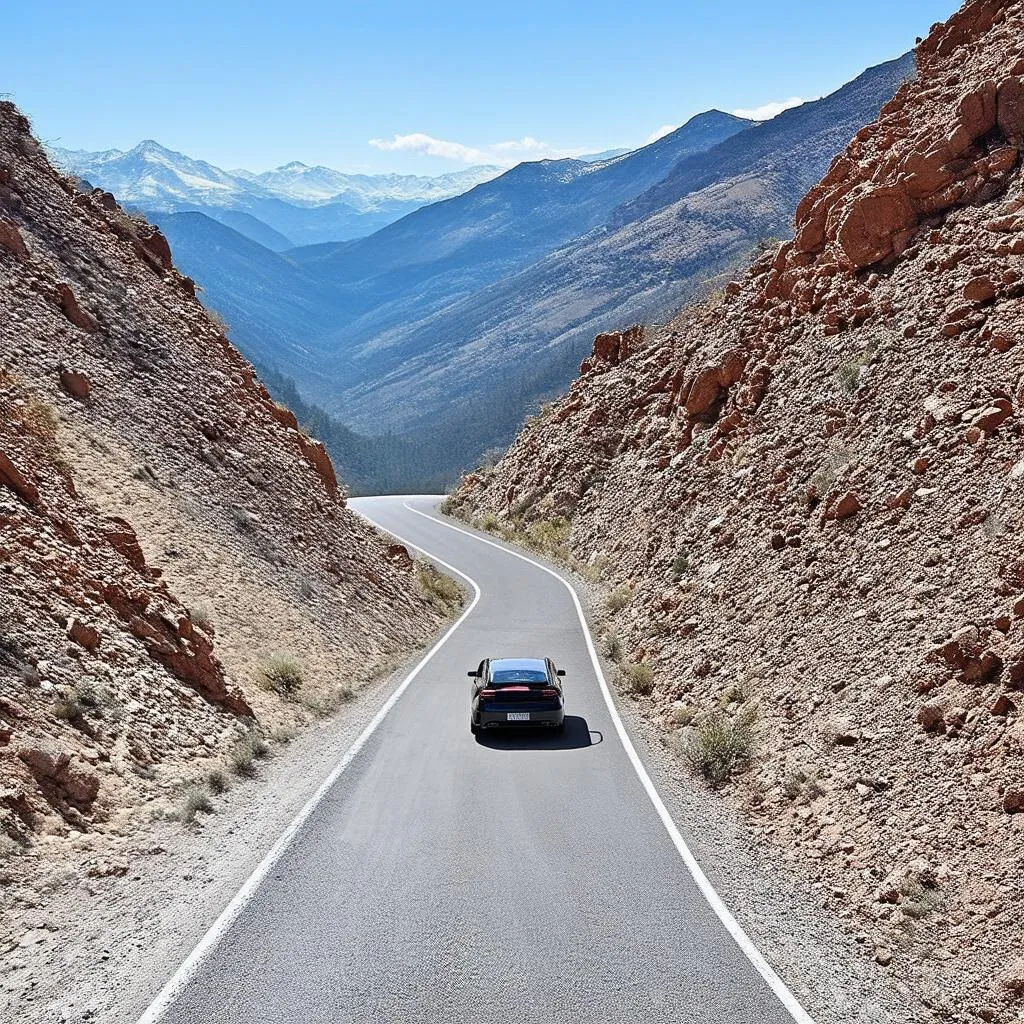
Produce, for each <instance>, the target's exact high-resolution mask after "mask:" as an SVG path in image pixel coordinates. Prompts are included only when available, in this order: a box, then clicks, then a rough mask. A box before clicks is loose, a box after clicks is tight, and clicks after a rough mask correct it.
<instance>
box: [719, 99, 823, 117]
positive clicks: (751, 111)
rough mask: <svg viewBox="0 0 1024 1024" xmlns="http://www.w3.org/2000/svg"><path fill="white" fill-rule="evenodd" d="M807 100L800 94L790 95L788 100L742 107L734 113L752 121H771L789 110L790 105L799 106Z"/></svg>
mask: <svg viewBox="0 0 1024 1024" xmlns="http://www.w3.org/2000/svg"><path fill="white" fill-rule="evenodd" d="M806 102H807V101H806V100H804V99H803V98H802V97H800V96H790V97H789V99H788V100H773V101H772V102H771V103H765V104H763V105H762V106H760V107H750V108H746V107H741V108H740V109H739V110H734V111H733V113H734V114H735V115H736V116H737V117H746V118H748V119H749V120H751V121H769V120H771V118H773V117H775V116H776V115H777V114H781V113H782V112H783V111H784V110H789V109H790V107H799V106H800V104H801V103H806Z"/></svg>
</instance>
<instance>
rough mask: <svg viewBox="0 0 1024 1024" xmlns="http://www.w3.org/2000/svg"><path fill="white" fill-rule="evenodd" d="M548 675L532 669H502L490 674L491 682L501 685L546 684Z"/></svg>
mask: <svg viewBox="0 0 1024 1024" xmlns="http://www.w3.org/2000/svg"><path fill="white" fill-rule="evenodd" d="M547 681H548V675H547V673H546V672H540V671H538V670H537V669H532V668H504V669H495V670H494V671H493V672H491V682H492V683H497V684H498V685H499V686H500V685H501V684H503V683H546V682H547Z"/></svg>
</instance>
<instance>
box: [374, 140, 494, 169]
mask: <svg viewBox="0 0 1024 1024" xmlns="http://www.w3.org/2000/svg"><path fill="white" fill-rule="evenodd" d="M370 145H371V146H373V147H374V149H385V150H388V151H389V152H396V151H401V152H405V153H419V154H421V155H422V156H439V157H441V158H442V159H443V160H459V161H461V162H462V163H464V164H483V163H486V162H487V154H486V153H484V152H483V151H482V150H479V149H474V148H473V147H472V146H464V145H462V143H461V142H447V141H445V140H444V139H435V138H434V137H433V136H432V135H424V134H423V132H413V133H412V134H411V135H396V136H395V137H394V138H393V139H370Z"/></svg>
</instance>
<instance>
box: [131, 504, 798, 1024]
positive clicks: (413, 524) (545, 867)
mask: <svg viewBox="0 0 1024 1024" xmlns="http://www.w3.org/2000/svg"><path fill="white" fill-rule="evenodd" d="M437 500H438V499H437V498H424V497H420V498H410V499H404V500H403V499H383V498H378V499H358V500H356V501H353V502H352V505H353V508H355V509H356V511H358V512H360V514H362V515H363V516H364V517H365V518H367V519H369V520H370V521H371V522H373V523H374V525H376V526H378V528H380V529H382V530H384V531H385V532H387V533H389V534H391V535H392V536H394V537H396V538H397V539H399V540H400V541H402V542H403V543H405V544H407V545H408V546H409V547H410V548H413V549H416V550H418V551H420V552H422V553H423V554H424V555H426V556H428V557H429V558H430V559H431V560H432V561H434V562H436V563H437V564H438V565H440V566H441V567H442V568H444V569H447V570H448V571H449V572H451V573H452V574H453V575H456V576H458V577H460V578H462V579H463V580H465V581H466V582H467V583H468V584H469V586H470V587H471V589H472V591H473V598H472V600H471V602H470V603H469V605H468V606H467V608H466V609H465V611H464V612H463V613H462V615H461V616H460V617H459V619H458V621H457V622H456V623H455V624H454V625H453V626H452V627H451V628H450V629H449V630H448V631H447V632H446V633H445V634H444V635H443V636H442V638H441V639H440V640H439V641H438V643H437V644H435V646H434V647H433V648H432V649H431V650H430V652H428V654H427V655H426V656H425V657H424V658H423V659H422V661H420V663H419V664H418V665H417V666H416V667H415V669H414V670H413V671H412V672H411V673H410V674H409V675H408V676H407V677H406V678H405V680H404V681H403V682H402V683H401V684H400V686H399V687H398V688H397V689H396V690H395V692H394V693H393V694H392V695H391V697H390V698H389V699H388V700H387V701H386V702H385V704H384V705H383V706H382V707H381V708H380V710H379V711H378V713H377V714H376V715H375V717H374V718H373V720H372V721H371V722H370V723H369V725H368V726H367V727H366V729H365V730H364V731H363V733H362V734H360V736H359V738H358V739H357V740H356V742H355V743H354V744H353V746H352V748H351V749H350V750H349V751H348V752H347V753H346V754H345V756H344V758H343V759H342V761H341V762H340V763H339V764H338V766H337V767H336V768H335V769H334V771H333V772H332V773H331V775H330V777H329V778H328V779H327V780H326V781H325V782H324V783H323V785H322V786H321V787H320V789H319V790H318V791H317V792H316V794H314V796H313V797H312V798H311V799H310V800H309V802H308V803H307V804H306V805H305V807H304V808H303V809H302V811H301V812H300V813H299V815H298V816H297V817H296V819H295V820H294V821H293V822H292V824H291V825H290V826H289V827H288V829H287V830H286V831H285V833H284V834H283V835H282V836H281V838H280V839H279V840H278V842H277V843H276V844H275V845H274V847H273V849H272V850H271V851H270V852H269V853H268V854H267V856H266V857H265V858H264V860H263V861H262V862H261V864H260V865H259V867H258V868H257V869H256V871H255V872H254V873H253V875H252V876H251V877H250V878H249V879H248V880H247V881H246V883H245V884H244V885H243V887H242V889H241V890H240V891H239V892H238V893H237V894H236V896H235V897H234V899H233V900H232V901H231V903H230V904H229V905H228V907H227V908H226V909H225V910H224V911H223V913H222V914H221V915H220V917H219V918H218V919H217V921H216V922H215V923H214V925H213V926H212V927H211V928H210V930H209V931H208V932H207V934H206V935H205V936H204V937H203V939H202V940H201V941H200V943H199V944H198V946H197V947H196V948H195V949H194V950H193V952H192V953H191V955H190V956H189V957H188V959H187V960H186V961H185V962H184V963H183V964H182V965H181V967H180V968H179V969H178V970H177V971H176V972H175V974H174V976H173V977H172V978H171V979H170V981H168V983H167V984H166V985H165V986H164V988H163V990H162V991H161V993H160V994H159V995H158V996H157V998H156V999H155V1000H154V1002H153V1003H152V1005H151V1006H150V1007H149V1008H148V1009H147V1010H146V1012H145V1013H144V1015H143V1016H142V1018H141V1020H140V1024H156V1022H157V1021H167V1022H168V1024H229V1022H235V1021H239V1020H246V1021H247V1022H249V1024H293V1022H298V1021H302V1022H304V1024H314V1022H325V1024H363V1022H369V1021H378V1020H381V1019H383V1020H388V1021H396V1022H397V1021H406V1020H414V1019H415V1020H421V1019H422V1020H438V1021H440V1020H444V1021H453V1022H454V1021H459V1022H473V1024H496V1022H498V1021H509V1022H512V1021H515V1022H517V1024H526V1022H534V1021H536V1022H540V1021H545V1022H547V1021H556V1022H560V1024H561V1022H568V1021H594V1020H601V1021H609V1022H610V1021H617V1022H619V1021H621V1022H626V1021H630V1022H632V1021H639V1020H643V1021H645V1022H651V1024H654V1022H670V1021H671V1022H683V1021H686V1022H693V1024H711V1022H716V1024H717V1022H722V1024H786V1022H787V1021H789V1020H791V1019H792V1020H793V1021H796V1022H798V1024H813V1021H812V1020H811V1018H810V1016H809V1015H808V1014H807V1012H806V1011H805V1010H804V1009H803V1007H802V1006H801V1005H800V1003H799V1001H798V1000H797V999H796V997H795V996H794V995H793V993H792V992H791V991H790V990H789V989H788V987H787V986H786V985H785V984H784V983H783V982H782V980H781V979H780V978H779V977H778V975H777V974H776V973H775V971H774V970H773V969H772V968H771V966H770V965H769V964H768V963H767V961H766V960H765V958H764V957H763V956H762V954H761V953H760V952H759V951H758V949H757V948H756V946H755V945H754V944H753V942H752V941H751V940H750V939H749V937H748V936H747V935H746V934H745V933H744V931H743V929H742V928H741V927H740V926H739V924H738V923H737V922H736V920H735V919H734V917H733V916H732V914H731V913H730V912H729V910H728V908H727V907H726V906H725V904H724V903H723V901H722V900H721V898H720V897H719V895H718V894H717V892H716V891H715V889H714V887H713V886H712V885H711V883H710V881H709V880H708V878H707V877H706V875H705V874H704V872H703V871H702V870H701V868H700V866H699V864H698V863H697V861H696V859H695V858H694V857H693V854H692V852H691V851H690V850H689V848H688V846H687V844H686V842H685V841H684V839H683V836H682V834H681V833H680V831H679V829H678V827H677V826H676V825H675V823H674V822H673V820H672V817H671V815H670V813H669V811H668V809H667V807H666V806H665V804H664V802H663V801H662V799H661V797H660V796H659V795H658V792H657V790H656V788H655V786H654V783H653V782H652V780H651V778H650V776H649V774H648V773H647V771H646V769H645V767H644V765H643V763H642V761H641V759H640V757H639V755H638V754H637V752H636V750H635V748H634V746H633V744H632V742H631V741H630V738H629V735H628V733H627V731H626V729H625V727H624V725H623V723H622V720H621V718H620V716H619V714H618V711H617V709H616V707H615V703H614V700H613V699H612V696H611V692H610V690H609V687H608V684H607V681H606V680H605V678H604V674H603V672H602V670H601V665H600V661H599V659H598V657H597V653H596V650H595V649H594V644H593V640H592V638H591V636H590V632H589V630H588V628H587V625H586V621H585V617H584V614H583V609H582V607H581V605H580V601H579V598H578V596H577V594H576V592H575V590H574V588H573V587H572V585H571V584H570V583H569V582H568V581H567V580H566V579H565V578H564V577H562V576H561V575H560V574H559V573H557V572H556V571H554V570H553V569H551V568H549V567H548V566H545V565H542V564H541V563H539V562H537V561H536V560H534V559H532V558H529V557H528V556H527V555H524V554H522V553H520V552H518V551H515V550H512V549H511V548H509V547H506V546H504V545H502V544H499V543H497V542H495V541H493V540H490V539H488V538H486V537H483V536H481V535H479V534H477V533H473V532H471V531H469V530H466V529H463V528H462V527H460V526H456V525H454V524H452V523H448V522H444V521H443V520H441V519H438V518H436V517H435V516H433V515H431V514H429V512H432V511H433V508H434V506H435V505H436V502H437ZM414 505H419V506H421V507H419V508H417V507H414ZM424 509H427V510H428V511H424ZM492 549H493V550H492ZM495 552H497V553H498V554H495ZM538 570H539V574H538ZM548 578H550V579H553V580H555V581H557V586H555V587H552V585H551V583H550V582H549V583H546V584H545V582H544V581H545V580H547V579H548ZM566 594H567V595H568V597H569V598H570V601H569V602H568V603H567V602H566V601H565V595H566ZM559 595H562V596H561V597H560V596H559ZM572 619H575V620H576V621H573V622H572V623H571V625H570V620H572ZM541 643H543V644H544V645H545V648H546V649H545V650H544V651H542V652H535V653H551V654H552V655H553V656H554V657H555V659H556V661H558V662H559V663H560V664H563V665H565V666H566V667H567V668H568V669H569V673H570V674H569V678H570V680H576V683H575V685H576V690H575V692H574V695H573V699H572V701H571V702H570V710H571V711H579V712H582V713H584V714H585V715H586V716H587V719H589V721H587V720H586V719H583V718H580V717H579V716H575V717H574V719H573V725H574V726H575V725H578V726H579V728H578V729H575V732H579V733H580V736H575V733H572V735H569V736H566V737H565V739H563V740H561V741H554V742H553V743H552V741H550V740H549V739H548V738H547V737H545V742H543V743H541V742H540V741H536V742H533V741H527V740H525V739H524V740H523V741H522V742H517V741H512V740H509V741H508V742H507V743H505V742H491V741H490V738H489V737H488V738H485V739H483V740H482V741H477V742H475V743H474V742H471V739H470V735H469V729H468V686H467V685H466V681H465V665H466V664H473V665H475V664H476V661H477V660H479V657H480V656H482V654H481V652H486V653H488V654H490V653H494V654H495V655H497V654H499V653H500V651H501V650H502V649H504V650H505V651H508V652H510V653H511V652H512V650H516V651H523V650H524V648H525V646H526V645H528V644H529V645H534V646H536V645H538V644H541ZM444 648H448V649H446V650H445V657H444V658H438V657H437V656H438V654H439V652H441V651H442V649H444ZM460 670H461V671H460ZM587 675H592V679H593V681H594V683H596V687H594V686H593V684H592V683H591V682H590V681H589V680H587V678H586V677H587ZM460 677H461V681H459V680H460ZM416 679H419V680H420V683H421V685H418V686H416V687H415V688H411V689H410V687H411V684H412V682H413V681H414V680H416ZM595 690H596V692H595ZM464 691H465V692H464ZM403 696H405V697H406V699H405V700H403V701H401V703H399V701H400V699H401V698H402V697H403ZM595 726H603V727H604V728H603V729H594V727H595ZM591 730H593V732H594V734H597V733H598V732H605V733H608V732H610V731H613V732H614V733H615V734H616V735H617V737H618V739H619V743H618V744H614V743H613V744H607V743H605V744H602V745H600V746H594V745H591ZM569 731H570V732H572V730H569ZM584 735H585V737H586V741H585V742H583V741H582V740H581V737H582V736H584ZM582 748H586V753H584V750H583V749H582ZM566 751H576V753H574V754H572V755H567V754H566V753H565V752H566ZM623 754H624V755H625V758H624V757H623ZM631 780H632V781H631ZM637 781H639V784H640V785H639V787H638V786H637ZM641 793H644V794H646V797H647V800H646V801H645V800H644V798H643V796H641ZM645 805H646V807H647V810H646V811H645V810H644V806H645ZM651 809H653V810H654V811H655V814H654V815H651V814H650V810H651ZM659 834H660V838H659ZM666 834H667V837H668V838H669V839H670V843H669V844H666V843H665V842H664V839H665V837H666ZM673 858H674V861H673ZM680 860H681V861H682V864H683V865H684V866H685V868H686V872H685V873H684V872H682V871H681V870H680V867H679V862H680ZM709 911H711V912H713V913H709Z"/></svg>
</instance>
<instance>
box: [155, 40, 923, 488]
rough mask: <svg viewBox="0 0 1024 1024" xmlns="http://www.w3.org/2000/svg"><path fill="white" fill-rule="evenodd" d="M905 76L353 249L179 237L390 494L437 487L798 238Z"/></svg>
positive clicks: (214, 232)
mask: <svg viewBox="0 0 1024 1024" xmlns="http://www.w3.org/2000/svg"><path fill="white" fill-rule="evenodd" d="M912 71H913V61H912V57H911V56H910V55H908V56H907V57H904V58H901V59H900V60H898V61H892V62H890V63H888V64H884V65H881V66H879V67H877V68H872V69H870V70H868V71H866V72H865V73H864V74H863V75H861V76H860V77H859V78H858V79H856V80H855V81H854V82H852V83H850V84H849V85H847V86H845V87H844V88H842V89H840V90H838V91H837V92H835V93H833V94H832V95H831V96H828V97H826V98H824V99H822V100H818V101H816V102H813V103H806V104H804V105H803V106H801V107H798V108H795V109H793V110H790V111H787V112H785V113H784V114H782V115H780V116H779V117H777V118H776V119H774V120H773V121H770V122H764V123H757V124H753V123H750V122H745V121H742V120H740V119H737V118H733V117H731V116H730V115H727V114H722V113H720V112H717V111H712V112H709V113H708V114H705V115H700V116H698V117H697V118H694V119H693V120H692V121H690V122H689V123H688V124H687V125H684V126H683V127H682V128H680V129H679V130H678V131H677V132H674V133H672V134H670V135H668V136H666V137H665V138H663V139H659V140H658V141H657V142H655V143H653V144H651V145H650V146H646V147H644V148H643V149H641V150H637V151H635V152H632V153H628V154H625V155H622V156H616V157H612V158H609V159H607V160H603V161H598V162H595V163H589V164H588V163H586V162H584V161H581V160H557V161H538V162H536V163H528V164H521V165H519V166H518V167H515V168H513V169H512V170H510V171H508V172H506V173H505V174H503V175H501V176H500V177H498V178H496V179H494V180H492V181H488V182H485V183H482V184H480V185H477V186H476V187H475V188H473V189H471V190H470V191H469V192H467V193H465V194H463V195H461V196H458V197H456V198H453V199H447V200H444V201H442V202H439V203H435V204H432V205H430V206H427V207H424V208H422V209H419V210H417V211H415V212H414V213H411V214H409V215H408V216H406V217H404V218H402V219H401V220H400V221H398V222H396V223H393V224H390V225H388V226H387V227H385V228H383V229H382V230H380V231H378V232H376V233H375V234H374V235H372V236H370V237H368V238H362V239H356V240H351V241H348V242H345V243H340V244H322V245H316V246H309V247H300V248H297V249H293V250H289V251H287V252H285V253H281V254H276V253H272V252H270V251H269V250H267V249H265V248H264V247H253V248H250V247H249V246H252V245H254V244H253V243H248V244H246V245H243V244H241V242H244V241H245V240H244V239H243V240H241V242H240V240H239V238H238V237H237V236H236V237H233V238H232V237H231V236H229V235H227V234H225V232H227V231H228V229H226V228H224V227H223V226H222V225H217V224H213V223H212V222H206V223H202V222H190V221H186V222H182V223H181V224H180V225H176V224H173V223H172V224H171V225H170V226H169V229H168V230H169V234H170V235H171V240H172V244H173V246H174V251H175V256H176V259H177V260H178V261H179V263H180V264H181V265H182V266H183V268H184V269H185V270H186V271H187V272H188V273H190V274H191V275H192V276H194V277H195V278H196V279H197V280H198V281H200V282H202V283H203V284H204V285H205V286H206V296H205V298H206V301H208V302H209V304H211V305H212V306H213V307H214V308H217V309H221V310H222V311H223V312H224V314H225V316H226V317H227V319H228V320H229V321H231V322H232V324H233V327H234V330H233V333H232V337H233V338H234V339H235V340H236V341H237V342H238V343H239V344H240V345H241V346H242V347H243V348H244V349H245V350H246V351H247V352H250V353H251V354H252V355H253V356H254V357H256V358H258V360H259V361H260V363H261V364H263V365H265V366H267V367H269V368H274V369H277V370H279V371H282V372H284V373H285V374H286V375H287V376H288V377H289V378H292V379H294V381H295V382H296V384H297V386H298V387H299V389H300V391H301V392H302V393H303V394H304V395H306V396H307V398H309V397H310V396H315V399H316V405H317V407H318V408H319V410H320V412H319V413H318V415H322V416H326V417H328V418H330V417H333V418H335V419H336V420H338V421H340V422H341V423H342V424H344V425H345V427H346V428H351V430H352V431H354V432H357V433H358V434H361V435H364V437H363V440H362V441H360V442H359V444H358V446H357V447H359V449H360V451H362V452H363V453H364V455H365V453H366V452H369V451H372V452H374V453H375V455H374V457H379V458H385V459H387V458H395V459H398V458H400V459H401V464H402V466H403V467H404V468H403V469H402V472H401V473H399V474H398V477H395V476H394V474H392V475H390V476H388V479H389V480H390V479H396V478H401V479H402V480H404V482H405V483H404V485H403V486H404V487H405V488H412V489H415V488H417V487H419V486H420V485H421V483H423V482H424V481H427V480H429V481H430V482H431V486H433V485H434V484H436V482H437V480H438V479H439V478H443V477H446V476H447V478H449V479H451V478H454V476H455V475H456V474H457V472H458V470H460V469H462V468H465V467H466V466H467V465H470V464H472V463H473V462H474V461H475V460H476V459H477V458H478V457H479V455H480V454H481V452H483V451H484V450H486V449H489V448H491V447H494V446H500V445H501V444H503V443H506V442H507V441H508V440H509V439H510V438H511V437H512V436H514V434H515V432H516V431H517V429H518V427H519V424H520V422H521V419H522V417H523V415H524V414H525V413H527V412H528V411H529V409H530V408H531V406H533V405H534V404H535V403H536V402H537V400H538V399H539V398H540V397H543V396H545V395H548V394H551V393H553V392H555V391H557V390H559V389H561V388H563V387H564V386H565V384H566V383H567V382H568V381H569V380H570V379H571V378H572V376H573V374H574V373H575V370H576V367H577V365H578V362H579V359H580V357H581V355H582V354H583V353H584V352H585V351H586V350H588V349H589V346H590V343H591V341H592V338H593V335H594V334H595V333H597V332H599V331H601V330H608V329H614V328H616V327H619V326H624V325H625V324H627V323H630V322H633V321H636V320H644V319H648V320H649V319H656V318H659V317H660V316H661V315H662V314H667V313H669V312H671V311H674V310H675V309H677V308H678V307H679V306H681V305H682V304H684V303H685V302H687V301H689V300H691V299H692V298H693V297H695V296H696V295H698V294H699V293H700V292H701V290H702V289H703V288H706V287H708V282H709V281H711V280H712V279H713V278H714V277H715V275H717V274H720V273H722V272H724V271H727V270H729V268H730V267H732V266H735V265H736V264H738V263H741V262H743V261H744V260H746V259H748V258H749V254H750V251H751V249H752V248H754V247H755V245H756V243H757V241H758V239H759V238H760V237H762V236H772V235H774V236H783V235H786V234H788V233H789V231H790V225H791V223H792V216H793V212H794V210H795V207H796V204H797V202H798V201H799V199H800V198H801V197H802V195H803V194H804V192H805V191H806V189H807V188H808V187H809V186H810V185H812V184H813V183H814V182H816V181H817V180H818V179H819V178H820V177H821V175H822V173H823V172H824V170H825V168H826V167H827V166H828V164H829V162H830V161H831V160H832V158H833V156H834V154H835V153H836V152H838V151H840V150H841V149H842V148H843V146H844V145H845V144H846V143H847V142H848V141H849V139H850V137H851V136H852V135H853V134H854V133H855V132H856V131H857V130H858V129H859V128H860V127H861V126H862V125H864V124H866V123H868V122H869V121H871V120H872V119H873V118H874V117H875V116H876V115H877V113H878V110H879V108H880V107H881V106H882V104H883V103H885V102H886V101H887V100H888V99H889V98H890V97H891V96H892V95H893V93H894V92H895V90H896V88H897V86H898V85H899V83H900V81H901V80H902V79H904V78H905V77H906V76H907V75H908V74H911V73H912ZM233 234H234V233H233ZM261 250H262V251H261ZM337 428H338V423H334V427H333V428H332V429H335V430H336V432H337ZM365 435H388V436H389V438H390V440H389V444H388V445H382V446H375V445H372V444H370V443H369V442H370V440H372V438H370V439H369V440H368V439H367V438H366V437H365ZM392 435H393V436H392ZM338 436H339V437H343V438H346V437H347V435H344V434H343V433H339V434H338ZM396 437H397V440H398V441H401V442H402V444H399V445H397V447H396V446H395V445H394V444H392V443H391V442H392V441H395V439H396ZM349 442H352V439H351V438H347V441H346V443H349ZM364 442H365V443H364ZM406 442H407V443H406ZM352 443H354V442H352ZM396 465H397V463H396ZM392 469H394V467H392ZM389 472H390V471H389ZM402 474H406V475H404V476H403V475H402ZM417 474H419V475H417ZM363 479H369V477H368V476H365V475H364V477H363ZM374 479H375V480H378V481H379V480H381V479H383V477H382V476H381V475H379V474H378V475H376V476H375V477H374ZM424 485H425V484H424ZM397 486H398V485H396V487H397ZM398 489H403V488H402V487H398Z"/></svg>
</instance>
